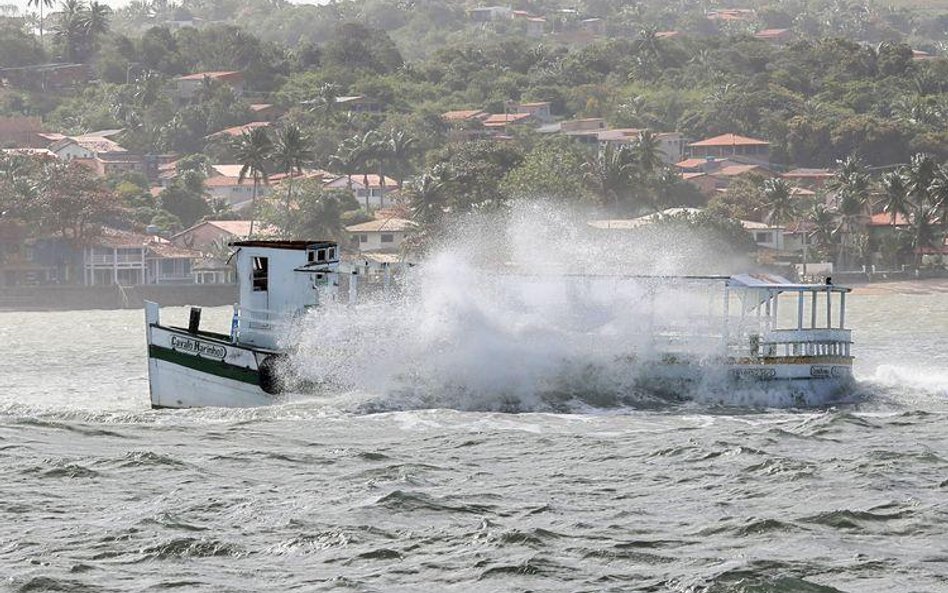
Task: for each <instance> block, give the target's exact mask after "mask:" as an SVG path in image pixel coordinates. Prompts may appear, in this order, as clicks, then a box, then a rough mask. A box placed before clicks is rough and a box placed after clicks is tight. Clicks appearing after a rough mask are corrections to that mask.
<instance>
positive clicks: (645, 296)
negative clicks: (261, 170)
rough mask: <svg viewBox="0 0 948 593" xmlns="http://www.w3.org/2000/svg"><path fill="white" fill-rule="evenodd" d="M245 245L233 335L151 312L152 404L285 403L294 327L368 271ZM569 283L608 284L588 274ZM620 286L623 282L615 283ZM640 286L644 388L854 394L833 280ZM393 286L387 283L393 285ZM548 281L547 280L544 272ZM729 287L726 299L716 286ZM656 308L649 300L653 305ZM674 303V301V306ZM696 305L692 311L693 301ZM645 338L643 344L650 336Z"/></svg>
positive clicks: (298, 252) (767, 277)
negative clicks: (683, 302)
mask: <svg viewBox="0 0 948 593" xmlns="http://www.w3.org/2000/svg"><path fill="white" fill-rule="evenodd" d="M231 246H232V248H233V249H235V254H234V256H233V257H234V258H235V259H236V270H237V279H238V294H239V302H238V303H237V304H235V306H234V314H233V318H232V322H231V327H230V331H229V332H228V333H215V332H211V331H207V330H205V329H203V328H201V327H200V310H198V309H192V314H191V318H190V320H189V324H188V327H176V326H171V325H163V324H162V323H161V319H160V310H159V305H158V304H157V303H153V302H148V303H146V306H145V317H146V325H147V330H146V334H147V341H148V380H149V389H150V394H151V405H152V407H153V408H192V407H205V406H213V407H252V406H262V405H268V404H272V403H274V402H276V401H280V398H281V397H282V396H283V394H284V392H285V391H286V390H287V387H288V386H287V382H286V381H285V380H284V373H282V372H281V371H282V369H283V368H284V361H285V360H286V359H287V357H288V355H289V354H290V352H291V351H292V344H283V343H281V340H283V339H285V338H286V336H287V335H289V334H290V332H288V331H287V330H288V329H289V328H291V327H292V326H293V325H294V324H295V323H297V322H298V321H299V319H300V318H301V317H302V316H303V315H306V314H307V313H308V312H309V311H311V310H313V309H314V308H318V307H319V306H320V305H321V303H323V302H324V301H327V300H333V299H337V298H338V296H339V295H338V291H339V285H340V280H341V279H342V278H343V277H344V278H345V284H348V292H349V294H348V299H349V302H350V303H353V302H355V301H357V299H358V295H357V288H356V287H357V280H358V271H357V270H356V269H354V268H353V269H351V270H347V271H343V270H340V260H339V258H340V254H339V247H338V245H337V244H336V243H333V242H328V241H316V242H307V241H262V240H254V241H239V242H235V243H232V244H231ZM577 276H580V277H581V279H580V280H579V281H578V282H577V281H576V280H575V279H574V278H569V285H570V286H572V287H573V288H575V287H577V286H586V287H589V286H594V285H595V284H596V283H597V282H598V283H599V284H600V285H601V284H602V281H603V278H602V277H594V276H592V275H584V274H578V275H577ZM607 278H611V280H610V281H613V282H614V281H616V278H615V277H607ZM621 278H624V279H626V280H628V281H630V282H631V283H633V284H635V285H636V286H638V288H637V289H636V292H635V294H637V295H638V297H637V298H639V299H640V302H638V303H634V304H632V306H630V307H629V309H630V310H633V311H634V313H630V315H633V317H632V320H633V323H632V324H630V326H631V327H634V328H635V334H636V335H634V336H633V335H630V336H629V340H628V341H629V349H630V351H629V353H624V354H623V353H617V358H620V359H622V360H625V361H628V363H629V364H630V365H635V368H637V369H638V370H639V372H640V380H641V383H642V384H644V385H646V386H652V387H654V388H656V389H669V390H673V391H675V392H676V393H686V392H687V391H688V389H689V388H690V387H694V386H697V387H698V388H699V389H701V388H704V387H706V386H707V385H709V383H711V382H713V383H714V384H715V385H716V386H717V387H721V386H723V387H724V388H725V389H734V388H740V387H742V386H751V387H753V388H754V389H758V390H759V389H763V390H768V391H769V390H782V391H787V392H789V393H790V394H791V395H792V396H793V398H794V399H793V401H794V402H799V403H801V404H812V403H821V402H825V401H827V400H830V399H832V398H833V397H835V396H838V395H839V394H841V393H843V392H844V391H845V390H846V388H847V387H848V386H849V385H850V384H851V382H852V379H853V372H852V369H853V355H852V330H850V329H848V328H847V327H846V295H847V294H848V293H849V292H850V289H849V288H847V287H844V286H837V285H835V284H833V283H832V281H831V280H829V279H827V281H826V282H825V283H822V284H803V283H794V282H790V281H789V280H787V279H785V278H783V277H780V276H776V275H772V274H738V275H731V276H649V277H645V276H633V275H629V276H621ZM388 280H389V278H386V284H388ZM540 281H544V282H546V281H548V277H546V276H544V277H543V279H542V280H540ZM709 283H712V284H717V285H719V286H720V287H723V296H721V295H720V294H718V295H716V293H715V291H713V290H709V286H708V284H709ZM689 291H690V292H692V293H695V292H697V294H699V295H701V299H704V300H705V301H706V302H707V303H708V305H707V309H706V310H703V311H701V312H699V313H698V314H694V315H692V314H691V312H686V313H680V312H678V311H675V312H674V314H673V315H663V314H662V306H661V305H662V304H664V305H665V307H666V309H665V310H666V311H667V310H668V307H669V306H672V307H675V308H676V309H678V308H686V307H678V306H677V305H676V304H675V300H674V298H671V297H669V296H668V295H669V294H682V293H685V292H689ZM645 301H647V302H645ZM669 303H671V305H669ZM692 304H693V303H692ZM643 336H644V338H643Z"/></svg>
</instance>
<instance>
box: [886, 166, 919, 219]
mask: <svg viewBox="0 0 948 593" xmlns="http://www.w3.org/2000/svg"><path fill="white" fill-rule="evenodd" d="M879 187H880V188H881V189H882V211H883V212H885V213H886V214H888V215H889V217H890V218H891V219H892V224H893V225H895V221H896V218H898V216H899V215H902V216H904V217H905V218H908V215H909V212H910V210H911V208H912V201H911V200H910V199H909V197H908V191H909V190H908V185H907V184H906V182H905V176H904V175H902V173H901V172H900V171H889V172H888V173H885V174H884V175H883V176H882V178H881V179H880V180H879Z"/></svg>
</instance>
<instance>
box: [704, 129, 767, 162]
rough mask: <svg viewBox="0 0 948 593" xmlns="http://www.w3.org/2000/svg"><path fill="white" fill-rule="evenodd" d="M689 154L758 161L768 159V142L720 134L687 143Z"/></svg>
mask: <svg viewBox="0 0 948 593" xmlns="http://www.w3.org/2000/svg"><path fill="white" fill-rule="evenodd" d="M688 151H689V153H690V156H692V157H695V158H700V157H726V156H732V155H733V156H743V157H749V158H752V159H754V160H757V161H760V162H764V163H765V162H768V161H769V160H770V142H767V141H766V140H758V139H757V138H749V137H747V136H739V135H737V134H721V135H720V136H715V137H713V138H706V139H705V140H700V141H698V142H692V143H691V144H689V145H688Z"/></svg>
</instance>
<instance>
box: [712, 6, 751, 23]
mask: <svg viewBox="0 0 948 593" xmlns="http://www.w3.org/2000/svg"><path fill="white" fill-rule="evenodd" d="M706 16H707V18H708V20H710V21H720V22H725V23H729V22H739V23H746V22H748V21H753V20H756V19H757V11H756V10H754V9H753V8H721V9H719V10H712V11H709V12H708V13H707V15H706Z"/></svg>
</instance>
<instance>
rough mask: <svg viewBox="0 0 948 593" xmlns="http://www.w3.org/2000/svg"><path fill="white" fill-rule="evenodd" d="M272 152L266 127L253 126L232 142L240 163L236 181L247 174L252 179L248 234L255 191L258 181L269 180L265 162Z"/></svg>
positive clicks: (252, 216) (257, 187)
mask: <svg viewBox="0 0 948 593" xmlns="http://www.w3.org/2000/svg"><path fill="white" fill-rule="evenodd" d="M272 153H273V141H272V140H271V139H270V134H268V133H267V130H266V128H253V129H252V130H250V131H249V132H244V133H243V134H241V135H240V136H239V137H238V138H237V140H236V141H235V143H234V156H235V157H236V159H237V162H238V163H240V165H241V167H240V173H239V174H238V176H237V183H243V181H244V179H246V178H247V176H248V175H249V176H250V177H251V178H252V179H253V194H252V198H251V202H250V234H251V235H253V222H254V216H255V214H256V210H257V191H258V189H259V187H260V182H261V181H263V183H264V184H266V183H268V182H269V181H270V177H269V175H268V174H267V164H268V161H269V159H270V156H271V154H272Z"/></svg>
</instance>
